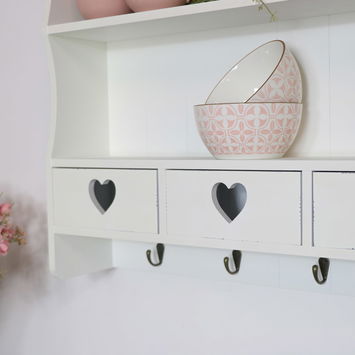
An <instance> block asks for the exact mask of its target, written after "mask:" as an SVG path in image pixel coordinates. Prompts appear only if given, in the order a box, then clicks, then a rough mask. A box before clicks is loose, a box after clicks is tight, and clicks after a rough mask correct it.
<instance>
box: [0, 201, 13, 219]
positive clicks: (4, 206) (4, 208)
mask: <svg viewBox="0 0 355 355" xmlns="http://www.w3.org/2000/svg"><path fill="white" fill-rule="evenodd" d="M11 207H12V206H11V204H10V203H1V204H0V216H8V215H9V214H10V212H11Z"/></svg>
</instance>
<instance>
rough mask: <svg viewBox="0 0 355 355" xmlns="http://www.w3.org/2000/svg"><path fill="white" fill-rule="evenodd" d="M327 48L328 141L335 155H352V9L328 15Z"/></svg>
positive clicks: (354, 152) (354, 55) (354, 123)
mask: <svg viewBox="0 0 355 355" xmlns="http://www.w3.org/2000/svg"><path fill="white" fill-rule="evenodd" d="M329 22H330V27H329V51H330V86H329V88H330V102H329V106H330V114H331V117H332V126H331V136H330V144H331V147H332V154H333V155H335V156H339V155H341V156H346V155H351V156H354V155H355V140H354V132H355V120H354V111H353V105H354V95H353V87H354V81H355V71H354V69H353V67H354V62H355V37H354V36H352V35H349V34H352V33H354V32H355V13H349V14H342V15H338V16H332V17H331V18H330V19H329Z"/></svg>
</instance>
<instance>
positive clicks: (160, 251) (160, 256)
mask: <svg viewBox="0 0 355 355" xmlns="http://www.w3.org/2000/svg"><path fill="white" fill-rule="evenodd" d="M146 254H147V258H148V261H149V263H150V264H151V265H153V266H159V265H161V263H162V262H163V258H164V244H161V243H158V244H157V254H158V262H157V263H156V264H155V263H153V262H152V259H151V254H152V251H151V250H150V249H149V250H147V251H146Z"/></svg>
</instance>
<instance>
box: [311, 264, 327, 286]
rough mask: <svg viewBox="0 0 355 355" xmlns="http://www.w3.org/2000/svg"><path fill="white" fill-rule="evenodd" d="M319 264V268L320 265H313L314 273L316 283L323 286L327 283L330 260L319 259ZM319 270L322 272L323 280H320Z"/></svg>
mask: <svg viewBox="0 0 355 355" xmlns="http://www.w3.org/2000/svg"><path fill="white" fill-rule="evenodd" d="M318 263H319V267H318V265H313V267H312V272H313V277H314V279H315V280H316V282H317V283H318V284H319V285H322V284H324V283H325V282H326V281H327V278H328V271H329V265H330V263H329V259H328V258H319V259H318ZM318 270H320V273H321V275H322V280H320V279H319V277H318Z"/></svg>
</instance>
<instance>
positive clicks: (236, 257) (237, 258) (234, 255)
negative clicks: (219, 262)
mask: <svg viewBox="0 0 355 355" xmlns="http://www.w3.org/2000/svg"><path fill="white" fill-rule="evenodd" d="M232 258H233V261H234V269H235V271H232V270H231V269H230V268H229V257H228V256H226V257H225V258H224V259H223V261H224V266H225V268H226V270H227V271H228V272H229V273H230V274H231V275H234V274H237V273H238V271H239V268H240V261H241V260H242V252H241V251H240V250H233V251H232Z"/></svg>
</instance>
